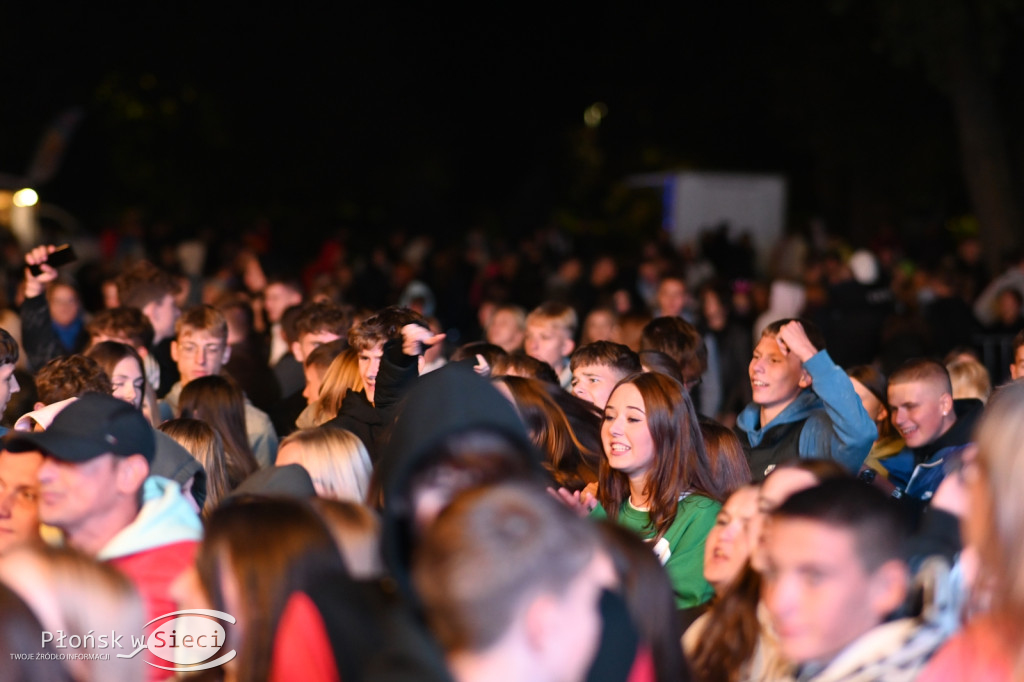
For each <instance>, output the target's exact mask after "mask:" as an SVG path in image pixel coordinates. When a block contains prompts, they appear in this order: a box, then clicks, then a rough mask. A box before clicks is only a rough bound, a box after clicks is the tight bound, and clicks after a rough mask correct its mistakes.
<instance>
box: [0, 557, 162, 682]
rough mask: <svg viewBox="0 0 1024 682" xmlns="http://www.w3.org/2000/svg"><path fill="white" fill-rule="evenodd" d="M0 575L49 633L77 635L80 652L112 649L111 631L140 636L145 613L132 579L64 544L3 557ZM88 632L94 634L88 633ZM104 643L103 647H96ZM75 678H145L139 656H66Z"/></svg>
mask: <svg viewBox="0 0 1024 682" xmlns="http://www.w3.org/2000/svg"><path fill="white" fill-rule="evenodd" d="M2 569H3V570H0V577H2V578H3V580H4V582H6V583H7V584H8V586H9V587H10V588H11V589H12V590H14V591H15V592H17V593H18V595H19V596H20V597H21V598H22V599H23V600H24V601H25V603H26V604H28V605H29V607H30V608H31V609H32V611H33V612H34V613H35V614H36V617H37V618H39V621H40V623H41V624H42V625H43V627H44V628H45V629H47V630H48V631H50V632H55V631H56V630H63V631H64V632H66V633H68V636H69V637H70V636H71V635H78V636H79V637H81V638H82V646H81V647H79V648H76V649H75V651H77V652H79V653H90V652H93V653H97V654H102V653H106V652H110V651H111V650H112V649H111V646H113V645H112V644H111V643H110V642H109V641H104V640H101V639H100V636H101V635H106V637H109V636H110V634H109V633H110V632H112V631H113V632H118V633H122V632H123V633H125V634H126V635H127V634H128V633H132V634H136V633H137V634H142V631H143V630H142V628H143V626H144V625H145V622H146V617H145V615H146V612H145V607H144V606H143V602H142V598H141V597H140V596H139V593H138V592H137V591H136V589H135V587H134V585H133V584H132V582H131V580H129V579H128V578H127V577H126V576H125V575H123V574H122V573H121V572H119V571H118V570H117V569H115V568H113V567H112V566H109V565H107V564H104V563H100V562H98V561H95V560H94V559H92V558H91V557H88V556H86V555H85V554H82V553H81V552H78V551H77V550H73V549H70V548H67V547H47V546H44V547H39V548H20V549H18V550H15V551H13V552H11V553H10V554H9V555H7V556H5V557H4V561H3V564H2ZM90 632H91V633H92V638H90V637H87V636H86V635H87V634H88V633H90ZM100 644H105V646H100ZM64 663H65V666H66V668H67V669H68V671H69V672H70V673H71V675H72V677H74V678H75V679H76V680H99V679H102V680H113V681H114V682H121V681H123V682H135V681H136V680H139V679H141V678H142V677H143V676H144V668H143V663H142V657H135V658H131V659H124V658H117V657H116V656H113V655H111V656H110V658H109V660H99V659H96V660H89V659H73V660H72V659H69V660H65V661H64Z"/></svg>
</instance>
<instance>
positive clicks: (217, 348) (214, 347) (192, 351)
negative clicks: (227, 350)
mask: <svg viewBox="0 0 1024 682" xmlns="http://www.w3.org/2000/svg"><path fill="white" fill-rule="evenodd" d="M178 348H180V349H181V352H182V353H185V354H187V355H198V354H200V353H202V354H203V355H206V354H207V353H209V354H210V355H215V354H217V353H220V352H222V351H223V350H224V346H222V345H221V344H219V343H208V344H206V345H205V346H200V345H199V344H196V343H183V344H181V345H179V346H178Z"/></svg>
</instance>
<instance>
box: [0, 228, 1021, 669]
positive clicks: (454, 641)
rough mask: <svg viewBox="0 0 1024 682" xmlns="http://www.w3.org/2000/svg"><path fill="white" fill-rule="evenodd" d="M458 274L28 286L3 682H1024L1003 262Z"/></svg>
mask: <svg viewBox="0 0 1024 682" xmlns="http://www.w3.org/2000/svg"><path fill="white" fill-rule="evenodd" d="M478 237H479V236H476V237H473V238H471V239H469V240H468V241H467V244H466V249H465V254H464V257H465V258H464V261H463V262H462V263H460V264H458V265H454V264H453V263H452V262H451V261H448V262H447V266H446V267H432V265H438V264H439V263H444V262H445V259H444V258H443V257H442V252H441V251H439V250H434V249H433V248H432V246H431V245H430V243H429V241H426V240H407V241H401V240H398V241H397V242H393V243H390V244H388V246H386V247H381V248H379V249H375V250H373V252H372V253H371V254H370V256H369V257H368V258H367V259H366V260H361V259H359V258H357V257H356V256H355V255H354V254H349V253H347V252H346V250H345V247H344V245H343V244H334V245H333V247H332V245H331V244H328V245H327V247H325V248H322V249H321V250H320V253H319V255H318V257H317V258H315V259H311V260H310V262H309V263H307V264H305V267H304V268H301V269H292V270H284V269H280V268H278V269H276V270H275V267H276V266H279V265H280V263H279V262H277V263H275V259H274V258H273V257H272V253H271V250H269V249H266V248H264V249H261V248H259V246H258V245H255V246H254V245H253V244H249V245H248V246H247V247H246V248H241V249H239V250H238V252H237V253H236V254H234V255H233V256H232V257H231V258H227V259H223V262H222V263H218V264H217V267H210V266H207V267H203V266H202V265H201V264H199V265H197V264H196V263H194V262H191V263H190V262H188V261H189V260H190V257H194V256H195V251H196V248H195V247H196V244H194V243H191V244H183V245H181V248H179V249H178V251H177V253H178V254H179V256H180V258H179V260H178V261H177V262H168V260H167V259H162V260H161V263H160V265H159V266H158V265H155V264H154V263H153V262H151V261H149V260H146V259H139V258H134V257H131V258H126V259H122V258H121V257H120V256H119V255H118V254H121V255H123V254H122V253H121V251H118V249H117V248H115V247H116V245H114V246H111V245H109V244H108V245H107V246H108V247H110V248H111V249H112V250H111V252H110V254H109V255H110V258H109V261H108V263H107V265H108V267H103V266H96V267H95V268H93V269H92V270H90V269H89V267H88V266H87V267H80V268H79V269H78V270H77V274H78V277H77V278H76V277H73V276H68V275H69V273H67V272H64V270H65V269H67V268H64V269H62V270H61V271H58V269H56V268H54V267H52V266H51V265H50V264H49V263H48V258H49V257H50V255H51V254H52V253H54V249H55V247H54V246H53V245H42V246H37V247H35V248H32V249H31V250H29V251H28V252H27V253H25V254H23V260H22V261H21V262H20V263H19V266H18V269H17V270H18V275H17V277H16V278H15V280H16V281H12V282H11V285H12V286H10V287H9V288H10V289H11V292H10V293H11V295H12V300H14V301H16V304H17V305H16V306H11V308H10V309H9V310H7V311H5V313H4V314H3V315H2V316H0V319H2V320H3V325H2V326H0V409H2V410H3V411H4V425H3V427H2V431H3V433H2V435H3V441H2V444H3V449H2V450H0V600H2V602H3V604H2V606H0V642H2V644H0V648H2V649H3V650H4V653H5V654H6V653H9V654H10V660H9V661H8V660H5V661H4V664H3V665H0V680H4V679H11V680H65V679H67V680H77V681H84V680H141V679H149V680H160V679H168V678H170V677H174V676H176V677H181V678H196V679H217V680H232V681H234V680H239V681H243V682H249V681H262V680H279V681H280V680H300V679H301V680H314V681H321V680H322V681H324V682H328V681H331V682H334V681H340V682H354V681H357V680H388V681H391V680H393V681H395V682H399V681H402V680H409V681H411V680H426V681H430V680H438V681H442V680H443V681H449V680H454V681H457V682H472V681H476V680H506V679H507V680H550V681H552V682H576V681H580V682H582V681H583V680H587V681H598V680H601V681H605V680H607V681H609V682H611V681H612V680H615V681H622V682H626V681H629V682H647V681H649V682H669V681H670V680H708V681H719V680H725V681H730V682H732V681H738V680H801V681H804V680H808V681H809V680H815V681H819V682H825V681H833V680H835V681H838V680H887V681H888V680H915V679H920V680H926V681H934V680H960V679H970V678H972V677H973V678H977V679H985V680H1004V679H1005V680H1012V679H1022V678H1024V654H1022V653H1021V652H1022V651H1024V549H1022V547H1024V544H1022V542H1021V541H1022V539H1024V506H1022V505H1021V504H1020V503H1019V502H1018V498H1019V496H1018V495H1016V491H1017V489H1018V488H1019V487H1021V486H1024V451H1022V448H1024V445H1022V443H1024V432H1022V429H1024V381H1021V380H1024V307H1022V302H1024V258H1021V259H1018V260H1016V261H1013V262H1011V263H1010V265H1009V268H1008V269H1007V271H1006V272H1005V273H1003V274H1001V275H999V276H997V277H995V278H993V279H990V278H988V277H987V276H986V274H985V273H984V271H983V267H982V266H981V264H980V262H979V260H978V254H977V252H976V250H972V249H970V248H968V247H967V246H965V247H964V248H962V249H960V250H959V251H958V253H957V255H956V256H950V257H948V258H940V259H936V260H935V261H934V262H929V263H926V264H923V265H921V267H918V268H916V269H912V268H909V267H907V265H906V263H901V262H900V261H898V260H897V259H896V258H895V257H894V256H893V254H892V252H891V251H890V250H887V249H885V248H878V249H876V250H875V251H869V250H860V251H857V252H853V253H850V252H848V251H844V250H843V249H835V250H828V251H824V252H821V253H815V254H813V255H810V256H806V257H802V258H799V259H796V260H797V261H798V264H797V265H795V266H792V265H790V266H789V270H788V271H787V262H788V261H791V260H793V259H792V258H791V256H792V254H793V253H795V252H796V253H798V252H800V249H799V248H797V245H795V244H794V243H791V242H789V243H787V244H786V246H785V249H784V250H783V251H782V252H780V256H779V257H778V258H776V259H774V260H773V264H774V268H775V272H774V273H773V274H774V275H775V277H774V279H773V280H771V281H770V282H763V283H762V282H760V281H758V280H757V279H756V278H755V277H754V275H755V273H754V272H753V259H752V258H751V257H750V254H749V252H748V251H746V250H744V249H743V248H742V247H741V246H738V245H735V244H732V245H730V244H729V243H728V240H724V241H723V237H722V235H721V234H718V235H717V236H716V235H709V236H708V237H707V238H705V240H704V243H703V244H702V247H703V248H702V249H686V250H682V251H676V250H674V249H673V248H670V247H668V246H667V245H666V244H658V243H656V242H655V243H651V244H648V245H645V246H644V248H643V250H642V252H641V253H640V254H639V255H638V256H636V258H634V259H632V260H630V258H631V257H630V256H628V255H626V256H623V257H622V258H614V257H611V256H609V255H594V256H593V257H592V258H588V259H584V258H583V257H580V256H577V255H572V252H571V249H570V248H568V247H567V246H566V245H565V244H564V243H560V242H559V241H558V240H557V239H554V238H552V237H551V235H548V236H547V237H546V238H544V239H542V238H541V236H537V237H535V238H533V239H526V240H524V241H523V242H522V243H521V244H519V246H518V248H517V249H506V250H504V251H500V250H499V251H497V252H493V253H492V252H491V251H489V249H488V248H487V247H488V245H487V244H486V243H484V242H482V241H481V240H480V239H479V238H478ZM968 246H969V245H968ZM559 252H561V255H560V256H558V257H554V258H553V257H552V253H559ZM782 254H785V255H786V258H783V257H782ZM115 256H116V257H115ZM171 260H173V259H171ZM1011 260H1012V259H1011ZM470 264H473V267H469V266H470ZM94 265H95V264H94ZM533 266H536V267H533ZM97 271H98V272H99V273H100V274H99V275H97V274H96V272H97ZM89 287H94V288H95V291H89V290H87V289H88V288H89ZM87 302H89V303H88V305H87ZM175 616H176V617H177V619H176V620H172V621H167V620H166V619H167V618H170V617H175ZM162 623H163V625H162ZM167 623H170V624H169V625H168V624H167ZM118 635H120V636H122V637H123V640H121V639H119V638H118ZM200 642H207V644H200Z"/></svg>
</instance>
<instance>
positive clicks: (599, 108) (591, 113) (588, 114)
mask: <svg viewBox="0 0 1024 682" xmlns="http://www.w3.org/2000/svg"><path fill="white" fill-rule="evenodd" d="M607 115H608V106H607V105H606V104H605V103H604V102H594V103H593V104H591V105H590V106H589V107H587V110H586V111H584V112H583V122H584V123H586V124H587V127H588V128H596V127H597V126H599V125H601V119H603V118H604V117H605V116H607Z"/></svg>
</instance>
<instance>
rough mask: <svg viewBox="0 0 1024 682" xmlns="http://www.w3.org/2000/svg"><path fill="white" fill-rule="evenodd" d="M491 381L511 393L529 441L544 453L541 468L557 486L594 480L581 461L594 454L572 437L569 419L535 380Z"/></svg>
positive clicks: (572, 486)
mask: <svg viewBox="0 0 1024 682" xmlns="http://www.w3.org/2000/svg"><path fill="white" fill-rule="evenodd" d="M494 381H495V382H500V383H503V384H505V386H507V387H508V390H509V391H510V392H511V393H512V399H513V400H514V401H515V404H516V409H517V410H518V411H519V416H520V418H521V419H522V420H523V424H524V425H525V426H526V431H527V432H528V433H529V434H530V440H532V441H533V444H534V445H536V446H537V447H538V449H540V450H541V452H543V453H544V455H545V460H546V461H545V468H546V469H548V471H549V472H550V473H551V475H552V477H553V478H554V479H555V482H556V483H557V484H558V485H559V486H564V487H566V488H569V489H570V490H582V489H583V487H584V486H585V485H586V484H587V483H589V482H590V481H593V480H595V478H596V477H595V476H594V475H593V472H590V475H589V476H588V475H587V471H586V469H587V467H586V464H585V462H586V460H588V459H592V460H596V459H597V456H596V455H597V453H592V452H591V451H590V450H589V448H587V447H586V446H585V445H583V443H581V442H580V440H579V438H577V437H576V434H575V432H574V431H573V429H572V425H571V424H570V423H569V418H568V417H567V416H566V414H565V412H563V411H562V408H561V407H559V406H558V403H556V402H555V400H554V399H553V398H552V397H551V396H550V395H548V392H547V391H545V390H544V388H543V387H542V386H541V382H540V381H539V380H537V379H525V378H523V377H517V376H511V375H508V376H500V377H496V378H495V379H494ZM588 478H589V479H590V480H587V479H588Z"/></svg>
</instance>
